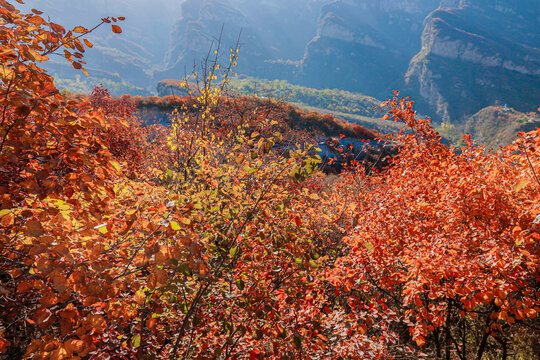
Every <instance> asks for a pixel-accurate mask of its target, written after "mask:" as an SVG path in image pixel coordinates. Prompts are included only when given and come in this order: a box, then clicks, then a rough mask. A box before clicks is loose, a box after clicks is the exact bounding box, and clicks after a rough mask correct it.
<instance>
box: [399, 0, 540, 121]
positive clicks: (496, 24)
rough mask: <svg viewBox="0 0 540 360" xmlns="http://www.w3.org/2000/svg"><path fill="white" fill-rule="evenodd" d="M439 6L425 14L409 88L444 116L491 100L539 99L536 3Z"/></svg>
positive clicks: (539, 11) (520, 102) (527, 107)
mask: <svg viewBox="0 0 540 360" xmlns="http://www.w3.org/2000/svg"><path fill="white" fill-rule="evenodd" d="M456 3H457V4H456ZM442 5H443V6H442V7H441V8H440V9H437V10H435V11H433V12H432V13H431V14H430V15H429V16H428V17H427V19H426V25H425V28H424V31H423V33H422V47H421V50H420V51H419V52H418V53H417V54H416V55H415V56H414V57H413V59H412V60H411V62H410V65H409V69H408V71H407V74H406V77H405V78H406V82H407V84H408V85H409V88H410V89H411V90H412V91H413V92H416V93H417V94H419V95H420V96H421V97H422V98H423V99H424V100H425V101H426V102H427V103H428V104H429V105H430V106H431V107H432V108H433V109H434V110H435V112H436V113H437V115H438V116H439V118H440V119H442V120H445V121H454V122H455V121H458V120H460V119H462V118H463V117H464V116H466V115H468V114H474V113H475V112H477V111H478V110H479V109H481V108H484V107H486V106H489V105H492V104H494V103H495V102H496V101H500V102H502V103H507V104H509V105H511V106H512V107H514V108H516V109H517V110H519V111H531V110H534V109H535V106H537V105H538V104H539V103H540V93H539V92H538V89H539V88H540V27H539V26H538V23H539V22H540V3H539V2H537V1H528V0H525V1H519V2H517V1H510V0H507V1H487V0H475V1H468V0H461V1H443V4H442ZM445 5H446V6H450V7H446V6H445Z"/></svg>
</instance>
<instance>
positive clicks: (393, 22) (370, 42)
mask: <svg viewBox="0 0 540 360" xmlns="http://www.w3.org/2000/svg"><path fill="white" fill-rule="evenodd" d="M439 2H440V0H381V1H371V0H337V1H333V2H331V3H329V4H326V5H324V6H323V7H322V10H321V15H320V18H319V27H318V31H317V35H316V36H315V37H314V38H313V39H312V40H311V41H310V43H309V44H308V45H307V47H306V51H305V55H304V58H303V61H302V64H301V72H300V76H299V80H300V82H302V83H303V84H306V85H308V86H312V87H326V88H333V87H335V88H340V89H347V90H351V91H356V92H361V93H367V94H370V95H373V96H382V97H384V96H387V95H388V92H389V91H390V90H391V89H392V88H393V87H399V85H400V84H401V82H402V81H401V79H402V78H403V74H404V73H405V71H406V69H407V66H408V63H409V60H410V58H411V57H412V56H413V55H414V54H415V53H416V52H417V51H418V49H419V48H420V35H421V32H422V23H423V20H424V18H425V17H426V15H428V14H429V12H430V11H432V10H433V9H434V8H436V7H437V6H438V5H439Z"/></svg>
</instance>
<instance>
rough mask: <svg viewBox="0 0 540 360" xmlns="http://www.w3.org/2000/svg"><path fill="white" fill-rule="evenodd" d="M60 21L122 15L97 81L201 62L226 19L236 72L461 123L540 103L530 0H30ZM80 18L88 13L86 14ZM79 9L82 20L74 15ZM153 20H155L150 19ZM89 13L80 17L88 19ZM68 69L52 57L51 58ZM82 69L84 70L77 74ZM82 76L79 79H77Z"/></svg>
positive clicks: (535, 4)
mask: <svg viewBox="0 0 540 360" xmlns="http://www.w3.org/2000/svg"><path fill="white" fill-rule="evenodd" d="M27 5H28V6H27V7H28V8H30V7H36V8H40V9H42V10H45V11H46V15H51V18H52V19H53V20H55V21H57V22H59V23H68V25H74V24H75V23H82V25H86V26H88V25H89V24H92V23H95V22H96V21H99V18H100V17H103V16H107V15H113V16H114V15H116V16H120V15H124V16H126V18H127V19H126V22H125V23H123V24H121V25H122V26H123V27H124V32H123V33H122V34H120V35H119V36H117V35H113V34H110V32H106V31H104V30H101V29H100V31H98V32H96V33H93V34H91V38H90V40H91V41H92V42H94V43H95V45H96V46H95V47H94V49H90V51H88V54H87V55H88V56H87V60H88V63H89V65H88V69H89V71H90V73H91V75H93V76H94V79H95V81H99V79H108V80H110V81H116V82H126V84H127V85H130V86H131V87H124V88H127V89H131V88H134V89H135V88H136V90H137V91H138V93H139V92H141V90H142V91H143V92H144V91H145V92H147V93H148V94H151V93H153V92H154V89H155V85H156V84H157V83H158V82H159V81H160V80H164V79H180V78H181V77H182V76H184V75H185V74H186V73H188V74H189V73H190V72H191V71H192V69H193V64H196V65H200V61H201V59H202V58H203V57H204V56H205V55H206V54H207V53H208V50H209V47H210V44H211V43H212V41H214V42H215V41H216V38H217V37H218V36H219V33H220V30H221V28H222V27H223V28H224V33H223V39H222V48H221V49H222V50H223V56H222V58H221V59H222V60H223V62H225V63H226V62H227V61H228V55H227V51H228V49H229V48H230V47H231V46H233V45H234V43H235V42H236V39H237V36H238V34H239V33H240V30H241V31H242V35H241V39H240V42H241V44H240V60H239V61H238V64H239V66H238V68H237V71H238V72H239V73H240V74H245V75H249V76H253V77H256V78H266V79H283V80H287V81H288V82H290V83H291V84H298V85H302V86H307V87H311V88H318V89H324V88H329V89H331V88H337V89H342V90H347V91H351V92H355V93H361V94H366V95H369V96H373V97H375V98H381V99H384V98H386V97H388V96H389V95H390V94H391V90H394V89H399V90H402V93H403V94H406V95H411V96H412V97H413V98H414V99H415V100H416V101H417V106H418V109H419V111H420V112H421V113H425V114H430V115H433V117H434V118H435V120H438V121H444V122H447V123H456V124H457V123H460V124H463V123H465V122H466V121H467V119H469V118H470V117H471V116H472V115H473V114H475V113H477V112H478V111H480V109H482V108H485V107H488V106H490V105H493V104H495V103H496V102H500V103H503V104H504V103H506V104H508V105H509V106H511V107H512V108H515V109H516V110H517V111H520V112H530V111H534V110H536V108H537V107H538V105H540V91H539V90H540V1H537V0H379V1H372V0H296V1H289V0H261V1H252V0H184V1H182V2H178V1H173V0H158V2H157V3H156V2H154V3H149V2H145V1H143V0H132V1H131V0H118V1H116V2H110V1H106V0H88V1H76V2H75V1H71V0H43V1H39V2H38V1H37V0H34V1H32V0H28V1H27ZM83 16H84V17H83ZM78 18H80V19H82V20H83V21H76V20H77V19H78ZM149 19H150V20H149ZM85 22H86V23H85ZM51 73H53V74H54V73H57V74H58V75H59V76H60V77H61V78H62V77H66V78H73V77H75V75H74V74H75V73H76V72H74V71H73V69H70V67H69V64H65V63H64V62H62V59H59V61H57V62H56V63H55V64H54V65H53V66H52V68H51ZM79 76H80V74H79ZM77 82H78V80H77Z"/></svg>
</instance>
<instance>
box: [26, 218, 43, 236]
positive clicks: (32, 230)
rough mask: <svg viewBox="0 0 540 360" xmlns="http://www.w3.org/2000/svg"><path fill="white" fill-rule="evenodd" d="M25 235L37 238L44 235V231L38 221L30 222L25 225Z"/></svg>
mask: <svg viewBox="0 0 540 360" xmlns="http://www.w3.org/2000/svg"><path fill="white" fill-rule="evenodd" d="M26 233H27V234H28V235H30V236H34V237H39V236H41V235H43V234H44V233H45V230H44V229H43V226H41V223H40V222H39V221H37V220H32V221H29V222H27V223H26Z"/></svg>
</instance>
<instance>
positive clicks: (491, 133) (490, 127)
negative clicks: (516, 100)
mask: <svg viewBox="0 0 540 360" xmlns="http://www.w3.org/2000/svg"><path fill="white" fill-rule="evenodd" d="M538 127H540V113H538V112H535V113H521V112H518V111H516V110H515V109H511V108H505V107H503V106H489V107H486V108H484V109H482V110H480V111H478V112H477V113H476V114H474V115H473V116H471V117H470V118H469V119H468V120H467V122H466V124H465V127H464V129H463V131H464V132H465V133H467V134H472V136H473V139H475V141H478V143H480V144H484V145H486V146H487V147H488V148H494V149H497V148H498V147H499V146H506V145H508V144H510V143H511V142H512V141H514V139H515V137H516V134H517V133H518V132H520V131H523V132H529V131H531V130H534V129H536V128H538Z"/></svg>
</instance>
